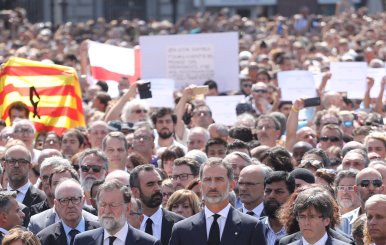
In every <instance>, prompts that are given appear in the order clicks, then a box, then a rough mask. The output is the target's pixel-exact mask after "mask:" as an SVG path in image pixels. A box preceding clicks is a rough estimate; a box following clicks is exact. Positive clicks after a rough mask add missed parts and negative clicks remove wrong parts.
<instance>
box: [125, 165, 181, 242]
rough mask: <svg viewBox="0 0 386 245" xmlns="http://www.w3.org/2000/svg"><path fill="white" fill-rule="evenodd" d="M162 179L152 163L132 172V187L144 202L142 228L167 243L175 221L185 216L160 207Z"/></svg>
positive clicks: (134, 193)
mask: <svg viewBox="0 0 386 245" xmlns="http://www.w3.org/2000/svg"><path fill="white" fill-rule="evenodd" d="M161 184H162V179H161V176H160V175H159V173H158V172H157V170H156V169H155V167H154V166H153V165H151V164H145V165H139V166H137V167H135V168H134V169H133V170H132V171H131V172H130V187H131V191H132V193H133V196H134V197H135V198H138V199H139V200H140V201H141V203H142V208H143V215H144V219H143V221H142V223H141V226H140V230H141V231H145V232H146V233H148V234H150V235H153V236H154V237H155V238H156V239H158V240H161V243H162V244H163V245H167V244H168V243H169V240H170V235H171V233H172V228H173V225H174V224H175V223H177V222H178V221H180V220H182V219H183V218H184V217H182V216H180V215H178V214H175V213H173V212H170V211H168V210H165V209H163V208H161V207H160V205H161V203H162V197H163V196H162V193H161Z"/></svg>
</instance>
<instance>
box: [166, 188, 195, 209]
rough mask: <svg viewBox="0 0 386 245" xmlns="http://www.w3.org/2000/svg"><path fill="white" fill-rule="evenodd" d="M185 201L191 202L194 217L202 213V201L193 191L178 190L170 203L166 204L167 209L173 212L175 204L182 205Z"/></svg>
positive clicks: (171, 197)
mask: <svg viewBox="0 0 386 245" xmlns="http://www.w3.org/2000/svg"><path fill="white" fill-rule="evenodd" d="M185 201H188V202H189V205H190V207H191V208H192V211H193V215H194V214H196V213H198V212H200V199H199V198H198V196H197V195H196V193H194V192H193V191H191V190H185V189H182V190H177V191H175V192H174V193H173V194H172V195H171V196H170V198H169V200H168V203H167V204H166V209H167V210H169V211H172V207H173V205H174V204H180V203H183V202H185Z"/></svg>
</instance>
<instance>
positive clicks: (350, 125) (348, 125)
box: [343, 121, 354, 128]
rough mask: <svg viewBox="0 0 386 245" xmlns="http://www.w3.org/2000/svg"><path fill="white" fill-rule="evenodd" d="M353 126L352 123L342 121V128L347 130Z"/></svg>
mask: <svg viewBox="0 0 386 245" xmlns="http://www.w3.org/2000/svg"><path fill="white" fill-rule="evenodd" d="M353 125H354V121H344V122H343V126H345V127H347V128H349V127H352V126H353Z"/></svg>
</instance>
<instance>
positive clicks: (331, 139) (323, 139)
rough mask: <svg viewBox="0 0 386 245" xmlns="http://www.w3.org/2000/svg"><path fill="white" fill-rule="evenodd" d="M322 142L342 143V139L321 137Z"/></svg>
mask: <svg viewBox="0 0 386 245" xmlns="http://www.w3.org/2000/svg"><path fill="white" fill-rule="evenodd" d="M320 141H323V142H327V141H330V142H339V141H340V138H339V137H336V136H331V137H328V136H323V137H320Z"/></svg>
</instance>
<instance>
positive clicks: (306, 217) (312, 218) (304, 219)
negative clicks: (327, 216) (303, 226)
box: [296, 215, 323, 222]
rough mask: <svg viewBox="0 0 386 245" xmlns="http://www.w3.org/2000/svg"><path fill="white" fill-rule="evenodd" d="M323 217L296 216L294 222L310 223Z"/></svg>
mask: <svg viewBox="0 0 386 245" xmlns="http://www.w3.org/2000/svg"><path fill="white" fill-rule="evenodd" d="M322 218H323V216H321V215H308V216H307V215H298V216H296V220H297V221H299V222H304V221H306V220H308V221H310V222H313V221H316V220H318V219H322Z"/></svg>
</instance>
